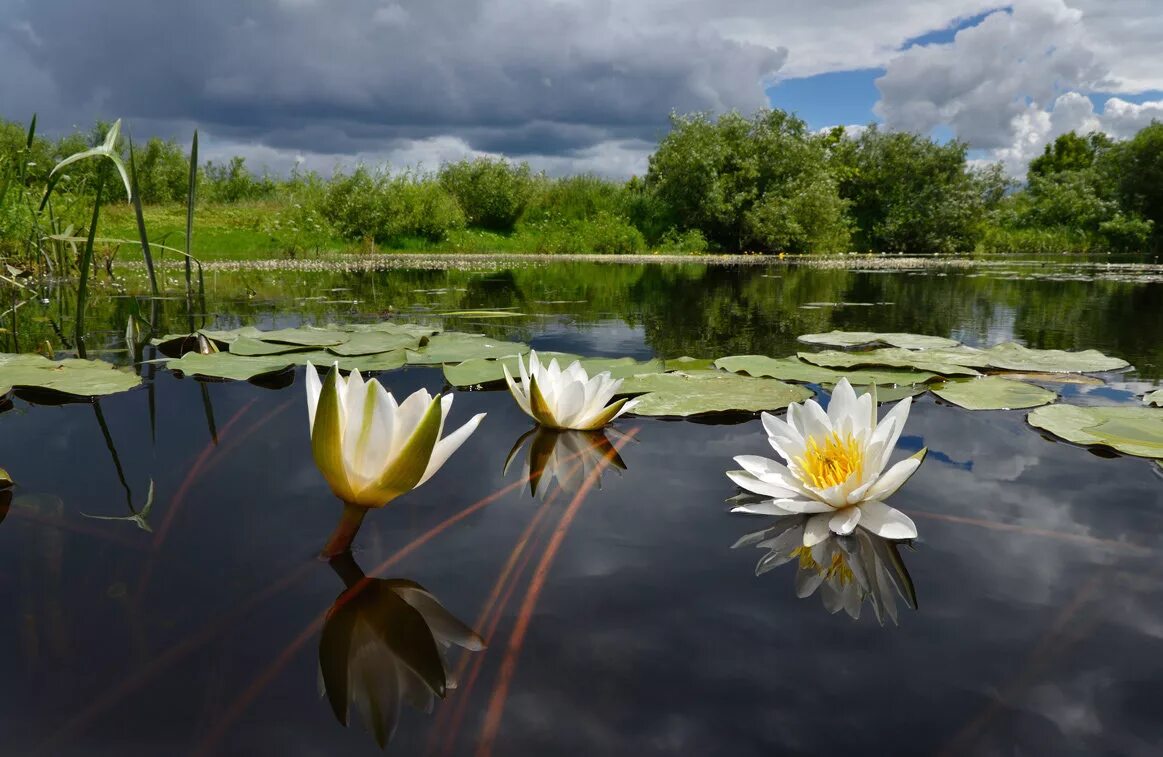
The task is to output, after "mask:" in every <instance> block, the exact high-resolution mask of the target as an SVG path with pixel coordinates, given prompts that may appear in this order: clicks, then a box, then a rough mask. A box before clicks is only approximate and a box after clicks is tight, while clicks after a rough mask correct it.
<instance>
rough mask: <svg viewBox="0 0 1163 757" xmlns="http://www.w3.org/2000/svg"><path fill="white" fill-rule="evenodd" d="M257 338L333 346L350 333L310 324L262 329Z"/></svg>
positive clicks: (317, 345)
mask: <svg viewBox="0 0 1163 757" xmlns="http://www.w3.org/2000/svg"><path fill="white" fill-rule="evenodd" d="M257 338H258V339H261V340H262V341H264V342H271V343H273V344H297V345H299V346H302V347H334V346H335V345H338V344H343V343H344V342H346V341H348V340H349V339H351V334H350V333H348V332H344V331H337V330H333V329H317V328H314V327H312V326H300V327H299V328H297V329H278V330H277V331H264V332H262V334H261V336H258V337H257Z"/></svg>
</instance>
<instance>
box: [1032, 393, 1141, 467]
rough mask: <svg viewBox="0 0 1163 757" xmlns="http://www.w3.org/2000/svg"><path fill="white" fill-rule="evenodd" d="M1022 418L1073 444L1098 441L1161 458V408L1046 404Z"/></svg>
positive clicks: (1130, 452)
mask: <svg viewBox="0 0 1163 757" xmlns="http://www.w3.org/2000/svg"><path fill="white" fill-rule="evenodd" d="M1026 420H1027V421H1028V422H1029V423H1030V425H1031V426H1035V427H1037V428H1040V429H1044V430H1046V431H1049V432H1050V433H1051V434H1054V435H1055V436H1058V437H1061V438H1062V439H1065V440H1066V441H1068V442H1074V443H1075V444H1098V445H1102V446H1106V447H1111V448H1112V449H1116V450H1118V451H1119V452H1122V453H1125V454H1127V455H1135V456H1137V457H1153V458H1163V409H1154V408H1149V407H1141V406H1132V407H1127V406H1125V405H1120V406H1115V407H1080V406H1078V405H1047V406H1046V407H1040V408H1038V409H1037V410H1034V411H1033V412H1031V413H1030V414H1029V415H1028V416H1026Z"/></svg>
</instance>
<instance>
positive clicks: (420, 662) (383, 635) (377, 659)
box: [319, 552, 485, 749]
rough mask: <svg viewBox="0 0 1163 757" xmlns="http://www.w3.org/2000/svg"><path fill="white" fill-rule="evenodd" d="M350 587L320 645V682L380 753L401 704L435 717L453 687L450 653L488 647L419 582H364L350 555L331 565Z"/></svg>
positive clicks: (342, 717) (343, 718)
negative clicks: (434, 708) (439, 703)
mask: <svg viewBox="0 0 1163 757" xmlns="http://www.w3.org/2000/svg"><path fill="white" fill-rule="evenodd" d="M331 566H332V568H333V569H334V570H335V572H336V573H338V574H339V576H340V577H341V578H342V579H343V581H344V583H345V584H346V585H347V588H346V589H345V590H344V592H343V593H342V594H340V595H339V597H338V598H337V599H336V600H335V603H334V604H333V605H332V606H331V609H330V610H329V611H328V613H327V619H326V621H325V622H324V624H323V634H322V638H321V639H320V642H319V674H320V675H319V678H320V687H321V689H322V692H323V693H324V694H325V695H326V697H327V700H328V701H329V702H330V704H331V709H332V711H333V712H334V713H335V717H336V718H338V719H339V722H340V723H342V724H343V725H344V726H347V724H348V713H349V711H350V709H352V707H354V709H356V710H358V711H359V713H360V718H361V719H362V720H363V723H364V727H365V728H367V730H368V731H370V732H371V733H372V735H373V736H374V737H375V740H376V743H377V744H379V746H380V748H381V749H383V748H385V747H386V746H387V744H388V742H389V741H390V740H391V738H392V735H393V734H394V733H395V730H396V724H397V723H398V722H399V719H400V709H401V705H402V703H403V702H404V701H407V702H408V704H410V705H411V706H413V707H415V708H417V709H420V710H423V711H424V712H431V711H432V705H433V703H434V701H435V698H436V697H440V698H441V699H443V698H444V696H445V695H446V693H447V691H448V690H449V689H453V688H456V681H455V680H454V679H453V677H452V675H451V673H450V671H449V668H448V663H447V661H446V659H445V652H446V651H447V650H448V648H449V647H451V646H452V645H453V644H455V645H456V646H458V647H462V648H463V649H467V650H470V651H473V652H476V651H479V650H482V649H484V648H485V644H484V641H483V640H482V639H481V637H480V636H478V635H477V633H476V632H475V631H473V630H472V629H471V628H469V627H468V626H466V625H465V624H464V623H462V622H460V621H459V620H457V619H456V618H455V617H454V616H453V615H452V613H450V612H449V611H448V610H446V609H444V607H443V606H442V605H441V604H440V602H439V601H438V600H437V599H436V597H434V596H432V595H431V594H430V593H428V591H427V590H426V589H425V588H424V587H423V586H420V585H419V584H417V583H414V582H412V581H405V580H402V579H378V578H367V577H365V576H364V574H363V571H362V570H360V568H359V566H358V565H357V564H356V562H355V559H354V558H353V557H352V556H351V553H350V552H347V553H344V554H342V555H340V556H339V557H336V558H334V559H333V560H332V561H331Z"/></svg>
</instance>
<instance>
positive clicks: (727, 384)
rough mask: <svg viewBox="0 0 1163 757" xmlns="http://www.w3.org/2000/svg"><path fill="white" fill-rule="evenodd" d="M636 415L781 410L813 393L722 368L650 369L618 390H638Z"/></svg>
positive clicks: (630, 379)
mask: <svg viewBox="0 0 1163 757" xmlns="http://www.w3.org/2000/svg"><path fill="white" fill-rule="evenodd" d="M642 392H645V394H642V396H640V397H638V398H637V403H636V404H635V406H634V409H633V410H632V411H631V412H633V413H634V414H635V415H652V416H680V417H683V416H688V415H698V414H701V413H722V412H749V413H755V412H759V411H760V410H780V409H782V408H785V407H787V406H788V405H790V404H791V403H793V402H801V401H803V400H806V399H808V398H809V397H811V396H812V391H811V390H810V389H806V388H804V387H802V386H797V385H795V384H785V383H783V382H782V381H776V380H775V379H761V378H749V377H747V376H738V375H736V374H733V373H724V372H722V371H691V372H689V373H652V374H646V375H639V376H634V377H632V378H629V379H627V380H626V382H625V383H624V384H622V388H621V390H619V394H638V393H642Z"/></svg>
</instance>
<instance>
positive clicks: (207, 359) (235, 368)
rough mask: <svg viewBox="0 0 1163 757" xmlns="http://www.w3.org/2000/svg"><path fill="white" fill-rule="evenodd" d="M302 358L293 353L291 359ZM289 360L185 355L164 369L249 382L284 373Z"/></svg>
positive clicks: (218, 354)
mask: <svg viewBox="0 0 1163 757" xmlns="http://www.w3.org/2000/svg"><path fill="white" fill-rule="evenodd" d="M303 354H305V353H296V354H295V355H294V357H298V356H300V355H303ZM291 358H292V356H291V355H262V356H254V357H249V356H246V355H235V354H233V353H230V352H215V353H212V354H210V355H200V354H198V353H197V352H187V353H186V354H185V355H182V356H181V357H180V358H176V359H171V360H167V361H166V367H167V368H169V369H170V370H172V371H181V372H182V373H183V374H185V375H186V376H200V377H202V378H220V379H231V380H233V381H249V380H250V379H253V378H256V377H258V376H266V375H269V374H272V373H280V372H282V371H285V370H287V369H288V368H290V367H291V365H292V362H291Z"/></svg>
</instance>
